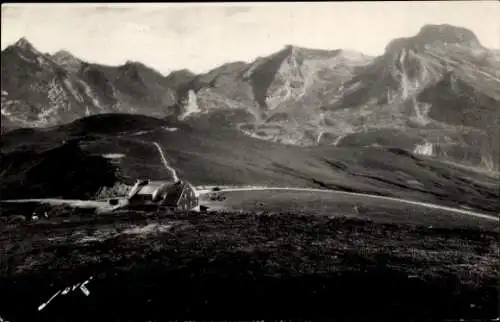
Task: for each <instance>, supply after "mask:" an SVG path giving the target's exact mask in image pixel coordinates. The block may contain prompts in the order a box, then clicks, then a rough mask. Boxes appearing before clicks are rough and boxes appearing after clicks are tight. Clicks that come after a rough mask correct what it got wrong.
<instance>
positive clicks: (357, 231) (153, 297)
mask: <svg viewBox="0 0 500 322" xmlns="http://www.w3.org/2000/svg"><path fill="white" fill-rule="evenodd" d="M4 215H5V214H4ZM1 230H2V231H1V232H0V239H1V244H2V245H5V250H6V252H4V254H5V255H4V259H3V261H2V262H3V270H2V274H1V280H0V285H2V292H1V295H0V303H2V304H1V309H2V314H3V315H2V316H3V317H4V318H7V319H10V320H13V321H28V320H37V321H42V320H46V321H57V320H71V321H84V320H85V321H89V320H96V319H100V318H101V317H102V316H103V314H106V316H108V318H107V319H106V320H109V321H118V320H120V321H123V320H127V321H131V320H137V321H147V320H151V319H155V320H170V319H174V318H182V319H190V318H193V319H200V318H204V319H232V320H234V319H242V318H243V319H262V318H268V319H270V318H281V319H286V318H313V319H320V318H330V319H331V318H348V319H350V320H353V319H355V320H357V319H370V320H373V319H398V320H401V319H403V320H407V319H408V318H419V319H424V320H434V319H444V318H446V319H452V320H458V319H460V318H464V319H490V318H494V317H496V315H497V312H498V300H499V299H498V293H497V278H498V260H499V259H500V258H499V256H498V252H497V249H498V233H497V232H494V231H484V230H476V229H433V228H430V227H427V226H415V225H404V224H382V223H376V222H373V221H366V220H358V219H347V218H342V217H336V218H331V217H329V216H322V217H318V216H308V215H295V214H292V213H266V212H260V213H213V212H210V213H207V214H200V213H180V212H179V213H156V214H154V213H147V212H128V213H123V214H120V215H118V214H115V215H109V216H107V215H101V216H96V215H86V216H81V215H80V216H78V215H77V214H74V215H72V216H70V217H69V218H68V217H65V218H64V220H62V219H61V220H60V221H57V220H56V219H53V220H52V221H42V220H40V221H38V222H36V223H21V224H17V225H8V226H2V228H1ZM89 276H94V279H93V280H92V282H91V283H89V284H88V285H87V286H88V288H89V290H90V291H91V294H90V296H88V297H85V296H82V294H81V292H80V293H78V292H73V293H75V294H72V295H67V296H65V297H60V298H57V299H55V300H54V301H53V303H51V304H50V305H49V306H48V307H47V308H46V309H44V310H43V311H42V312H37V311H36V308H37V307H38V305H40V304H41V303H42V302H43V301H46V300H47V299H48V298H49V297H50V296H52V295H53V294H54V293H55V292H56V291H57V290H59V289H63V288H64V287H66V286H69V285H73V284H75V283H78V282H82V281H83V280H85V279H87V278H89Z"/></svg>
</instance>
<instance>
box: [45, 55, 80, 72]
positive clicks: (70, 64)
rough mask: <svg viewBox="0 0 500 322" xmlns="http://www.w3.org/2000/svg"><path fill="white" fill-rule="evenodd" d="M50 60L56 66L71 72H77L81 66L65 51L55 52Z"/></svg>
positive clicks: (78, 61)
mask: <svg viewBox="0 0 500 322" xmlns="http://www.w3.org/2000/svg"><path fill="white" fill-rule="evenodd" d="M52 59H53V60H54V62H56V63H57V64H59V65H61V66H63V67H65V68H66V69H68V70H71V71H73V72H77V71H78V70H79V69H80V67H81V66H82V61H81V60H80V59H78V58H77V57H75V56H74V55H73V54H71V53H70V52H69V51H66V50H60V51H58V52H56V53H55V54H53V55H52Z"/></svg>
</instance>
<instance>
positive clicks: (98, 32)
mask: <svg viewBox="0 0 500 322" xmlns="http://www.w3.org/2000/svg"><path fill="white" fill-rule="evenodd" d="M499 17H500V3H499V2H498V1H459V2H455V1H433V2H431V1H428V2H413V1H411V2H410V1H409V2H357V3H356V2H332V3H328V2H315V3H271V4H266V3H257V4H252V3H242V4H229V3H213V4H189V5H188V4H185V3H184V4H166V3H155V4H139V3H135V4H107V5H106V4H2V20H1V24H2V32H1V45H2V50H3V49H4V48H5V47H7V46H8V45H10V44H12V43H14V42H15V41H17V40H18V39H19V38H21V37H26V38H27V39H28V40H29V41H30V42H31V43H32V44H33V45H34V46H35V47H36V48H37V49H39V50H40V51H42V52H49V53H54V52H56V51H58V50H60V49H66V50H68V51H70V52H71V53H73V54H74V55H76V56H77V57H79V58H82V59H85V60H87V61H91V62H98V63H102V64H109V65H119V64H122V63H124V62H125V61H127V60H133V61H140V62H143V63H145V64H146V65H149V66H151V67H154V68H156V69H157V70H159V71H161V72H162V73H165V74H166V73H169V72H170V71H172V70H177V69H182V68H188V69H190V70H192V71H194V72H197V73H199V72H205V71H208V70H209V69H211V68H214V67H216V66H218V65H221V64H223V63H225V62H228V61H237V60H243V61H252V60H254V59H255V58H256V57H258V56H266V55H269V54H270V53H273V52H276V51H278V50H280V49H281V48H283V47H284V46H285V45H287V44H293V45H297V46H302V47H310V48H321V49H338V48H344V49H352V50H357V51H361V52H363V53H365V54H368V55H379V54H381V53H383V51H384V48H385V46H386V45H387V44H388V42H389V41H391V40H392V39H394V38H399V37H408V36H412V35H415V34H416V33H417V32H418V31H419V29H420V28H421V27H422V26H423V25H425V24H443V23H447V24H451V25H456V26H460V27H465V28H467V29H470V30H472V31H473V32H474V33H475V34H476V36H477V37H478V38H479V41H480V42H481V43H482V44H483V45H484V46H486V47H490V48H500V23H499V22H498V20H499Z"/></svg>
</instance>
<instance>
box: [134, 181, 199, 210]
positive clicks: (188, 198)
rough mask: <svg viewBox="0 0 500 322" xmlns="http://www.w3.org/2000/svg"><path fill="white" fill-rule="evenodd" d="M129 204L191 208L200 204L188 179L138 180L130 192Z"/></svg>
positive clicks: (181, 208)
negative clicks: (174, 180) (175, 180)
mask: <svg viewBox="0 0 500 322" xmlns="http://www.w3.org/2000/svg"><path fill="white" fill-rule="evenodd" d="M128 204H129V206H132V207H133V206H158V207H168V208H173V209H180V210H190V209H193V208H195V207H196V206H198V197H197V196H196V190H195V188H194V187H193V186H192V185H191V184H190V183H189V182H187V181H181V180H179V181H177V182H173V181H149V180H138V181H137V182H136V184H135V185H134V186H133V187H132V189H131V190H130V192H129V194H128Z"/></svg>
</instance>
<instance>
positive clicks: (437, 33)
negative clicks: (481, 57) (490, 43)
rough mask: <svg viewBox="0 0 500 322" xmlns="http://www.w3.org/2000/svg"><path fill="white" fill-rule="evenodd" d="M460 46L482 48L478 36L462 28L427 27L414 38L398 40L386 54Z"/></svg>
mask: <svg viewBox="0 0 500 322" xmlns="http://www.w3.org/2000/svg"><path fill="white" fill-rule="evenodd" d="M450 44H459V45H465V46H470V47H481V44H480V43H479V40H478V39H477V37H476V35H475V34H474V33H473V32H472V31H470V30H468V29H466V28H462V27H456V26H452V25H448V24H442V25H425V26H423V27H422V28H421V29H420V31H419V32H418V33H417V34H416V35H415V36H413V37H408V38H397V39H394V40H393V41H391V42H390V43H389V44H388V45H387V47H386V50H385V51H386V53H395V52H399V51H401V50H402V49H417V50H418V49H423V48H425V47H426V46H432V45H450Z"/></svg>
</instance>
